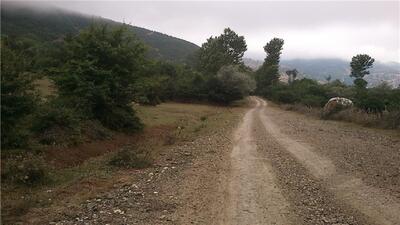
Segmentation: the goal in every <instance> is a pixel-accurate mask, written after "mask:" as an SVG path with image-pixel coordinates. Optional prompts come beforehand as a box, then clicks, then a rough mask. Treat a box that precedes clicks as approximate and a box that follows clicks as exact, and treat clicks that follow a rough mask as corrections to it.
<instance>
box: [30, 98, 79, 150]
mask: <svg viewBox="0 0 400 225" xmlns="http://www.w3.org/2000/svg"><path fill="white" fill-rule="evenodd" d="M80 123H81V118H80V116H79V115H77V113H76V112H75V111H74V110H72V109H70V108H66V107H65V106H63V105H62V104H61V103H59V102H57V101H54V100H53V101H51V102H49V103H46V104H43V105H42V106H41V107H40V108H39V110H37V112H35V114H34V116H33V120H32V127H31V130H32V131H33V133H34V134H35V135H36V137H37V138H38V140H39V142H40V143H41V144H53V145H54V144H74V143H76V142H78V141H79V139H80V135H81V129H80Z"/></svg>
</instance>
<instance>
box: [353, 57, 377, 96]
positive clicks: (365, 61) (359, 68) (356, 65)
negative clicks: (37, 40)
mask: <svg viewBox="0 0 400 225" xmlns="http://www.w3.org/2000/svg"><path fill="white" fill-rule="evenodd" d="M374 61H375V60H374V59H373V58H371V56H369V55H367V54H358V55H356V56H354V57H353V58H352V59H351V62H350V67H351V74H350V77H354V78H355V80H354V84H355V85H356V87H359V88H365V87H366V86H367V84H368V83H367V82H366V81H365V80H364V79H363V78H364V76H365V75H368V74H369V69H370V68H371V67H372V65H373V63H374Z"/></svg>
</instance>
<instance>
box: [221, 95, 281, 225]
mask: <svg viewBox="0 0 400 225" xmlns="http://www.w3.org/2000/svg"><path fill="white" fill-rule="evenodd" d="M260 106H261V105H260V104H259V102H257V105H256V107H255V108H253V109H251V110H249V111H248V112H247V113H246V115H245V116H244V119H243V122H242V123H241V125H240V127H239V128H238V130H237V131H236V133H235V143H234V144H235V145H234V148H233V151H232V154H231V163H232V175H231V182H230V187H229V194H230V201H229V203H228V208H227V212H226V215H225V218H224V219H223V221H222V222H221V223H222V224H230V225H234V224H241V225H246V224H249V225H250V224H251V225H256V224H277V225H279V224H281V225H287V224H289V222H288V218H287V215H288V214H289V212H288V203H287V202H286V201H285V199H284V197H283V196H282V194H281V192H280V190H279V188H277V185H276V184H275V178H274V175H273V174H272V172H271V168H270V165H269V164H268V163H267V162H266V160H265V159H263V158H261V157H260V156H259V154H258V153H257V149H256V143H255V139H254V135H253V134H252V133H253V130H254V128H253V123H254V116H257V114H256V112H257V110H258V109H259V107H260Z"/></svg>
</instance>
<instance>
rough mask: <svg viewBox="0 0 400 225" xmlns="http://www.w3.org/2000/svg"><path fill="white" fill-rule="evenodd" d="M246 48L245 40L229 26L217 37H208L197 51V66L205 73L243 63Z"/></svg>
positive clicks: (212, 72) (213, 72)
mask: <svg viewBox="0 0 400 225" xmlns="http://www.w3.org/2000/svg"><path fill="white" fill-rule="evenodd" d="M246 50H247V45H246V41H245V40H244V37H243V36H239V35H238V34H236V33H235V32H234V31H233V30H231V29H230V28H226V29H225V30H224V33H223V34H221V35H220V36H217V37H210V38H209V39H207V42H206V43H204V44H203V45H202V46H201V48H200V50H199V53H198V58H199V59H198V60H199V62H198V67H199V70H200V71H203V72H205V73H207V74H216V73H217V72H218V70H219V69H220V68H221V67H222V66H227V65H242V66H243V65H244V64H243V61H242V58H243V55H244V52H245V51H246Z"/></svg>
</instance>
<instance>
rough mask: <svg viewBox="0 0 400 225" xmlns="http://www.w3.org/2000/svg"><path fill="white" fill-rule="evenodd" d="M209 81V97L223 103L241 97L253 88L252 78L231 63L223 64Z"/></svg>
mask: <svg viewBox="0 0 400 225" xmlns="http://www.w3.org/2000/svg"><path fill="white" fill-rule="evenodd" d="M209 82H210V84H209V87H210V90H209V92H208V93H209V99H210V100H212V101H215V102H219V103H224V104H229V103H231V102H232V101H235V100H239V99H242V98H243V97H245V96H247V95H248V94H249V93H250V92H252V91H253V90H254V88H255V82H254V80H253V79H252V78H251V77H250V76H249V75H248V74H246V73H243V72H241V71H240V69H239V68H238V66H233V65H229V66H223V67H222V68H221V69H220V70H219V71H218V74H217V76H216V77H215V78H214V79H210V80H209Z"/></svg>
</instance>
